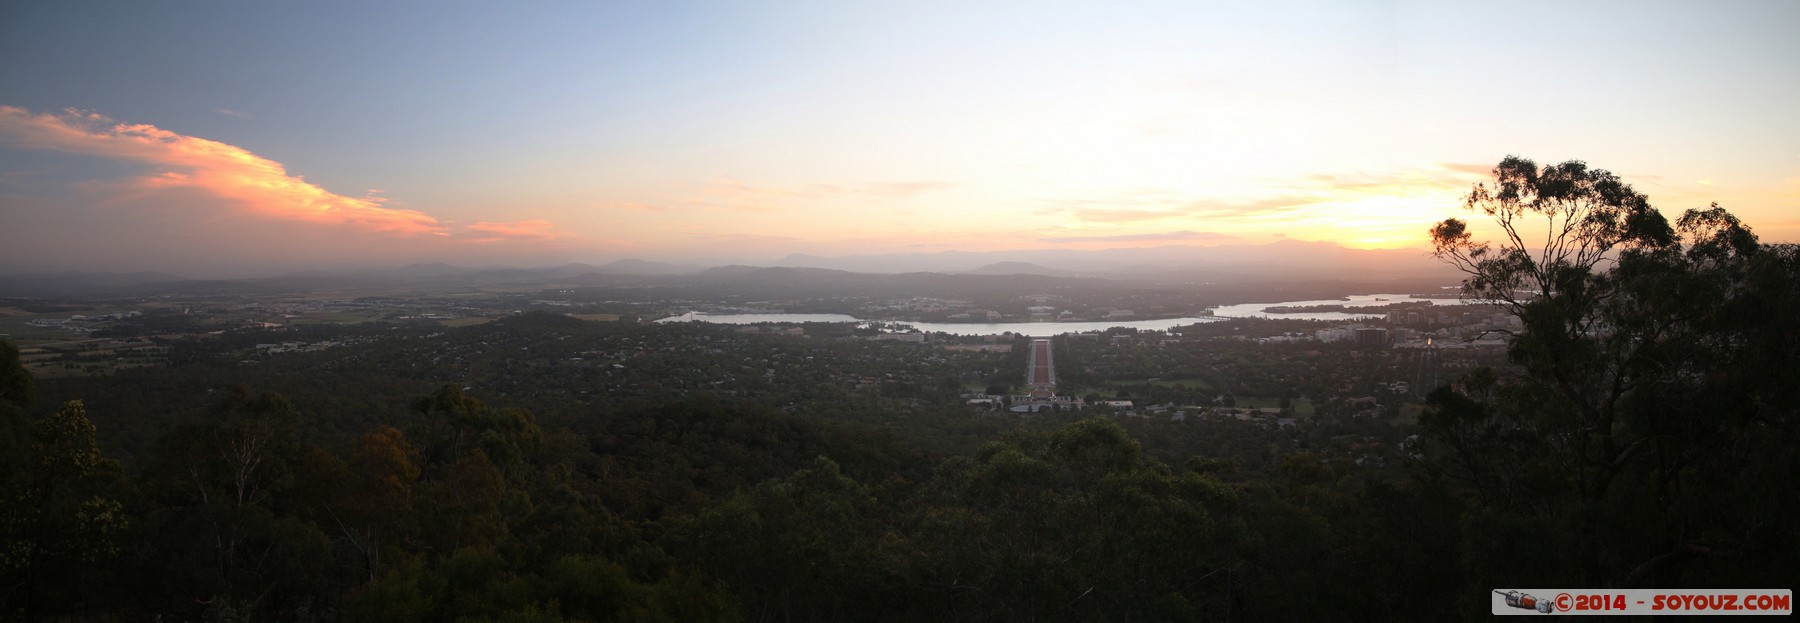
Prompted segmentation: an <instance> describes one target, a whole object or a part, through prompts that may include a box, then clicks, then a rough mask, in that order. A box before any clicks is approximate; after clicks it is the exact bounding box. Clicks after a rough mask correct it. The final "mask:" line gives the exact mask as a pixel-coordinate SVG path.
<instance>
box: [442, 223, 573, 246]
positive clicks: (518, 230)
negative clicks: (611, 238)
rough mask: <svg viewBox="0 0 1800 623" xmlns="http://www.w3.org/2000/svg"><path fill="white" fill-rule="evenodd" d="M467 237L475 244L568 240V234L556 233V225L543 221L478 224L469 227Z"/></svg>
mask: <svg viewBox="0 0 1800 623" xmlns="http://www.w3.org/2000/svg"><path fill="white" fill-rule="evenodd" d="M468 230H469V233H468V234H467V237H468V238H469V239H471V240H474V241H475V242H504V241H508V240H534V241H553V240H564V239H567V238H569V237H570V236H569V235H568V234H565V233H563V232H559V231H556V224H555V223H551V222H550V221H545V220H529V221H514V222H511V223H489V222H480V223H475V224H472V225H469V227H468Z"/></svg>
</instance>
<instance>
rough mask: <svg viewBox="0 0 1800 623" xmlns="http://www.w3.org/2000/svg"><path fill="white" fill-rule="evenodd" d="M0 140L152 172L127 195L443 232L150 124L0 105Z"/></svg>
mask: <svg viewBox="0 0 1800 623" xmlns="http://www.w3.org/2000/svg"><path fill="white" fill-rule="evenodd" d="M0 142H4V143H6V144H9V145H13V146H18V147H24V148H29V149H44V150H54V151H61V152H67V153H73V154H79V155H84V156H94V157H99V158H108V159H113V160H125V161H132V162H138V163H143V164H147V165H150V166H151V167H152V168H154V169H155V170H156V171H155V172H154V173H151V174H149V175H145V176H143V177H141V178H138V179H136V180H132V181H130V182H128V183H127V184H126V186H127V189H128V190H129V191H132V192H140V193H141V192H145V191H159V190H173V189H192V190H198V191H202V192H205V193H208V194H211V195H214V196H217V197H220V198H223V199H227V200H229V201H230V202H231V203H232V204H233V205H235V206H237V207H239V208H241V209H243V210H245V211H248V212H251V213H255V214H260V215H263V216H268V217H272V218H278V219H286V220H295V221H306V222H310V223H318V224H327V225H347V226H351V227H354V228H357V229H362V230H366V231H377V232H392V233H398V234H404V235H419V234H437V235H445V234H447V232H446V231H445V228H444V226H443V224H441V223H439V222H438V220H437V219H436V218H433V217H432V216H431V215H428V214H425V213H424V212H419V211H417V210H401V209H395V208H389V207H384V206H383V205H382V203H383V201H384V200H383V199H380V198H377V197H346V196H343V195H339V194H336V193H333V192H331V191H328V190H325V189H324V188H320V187H319V186H317V185H315V184H312V183H310V182H307V181H306V180H305V179H302V178H301V177H299V176H296V175H290V174H289V173H288V172H287V169H286V168H285V167H283V166H282V165H281V163H279V162H275V161H273V160H269V159H267V158H263V157H260V156H257V155H256V154H253V153H250V151H248V150H246V149H243V148H241V147H236V146H233V145H227V144H225V143H220V142H218V141H211V140H207V139H203V138H197V137H193V136H184V135H181V134H176V133H174V132H170V131H168V130H164V129H161V128H158V127H156V126H152V125H146V124H126V123H119V122H116V121H114V120H112V119H109V118H107V117H105V116H102V115H99V114H95V113H85V112H80V111H76V110H67V111H64V112H63V113H61V114H51V113H44V114H32V113H31V112H30V111H27V110H25V109H23V108H18V107H15V106H0Z"/></svg>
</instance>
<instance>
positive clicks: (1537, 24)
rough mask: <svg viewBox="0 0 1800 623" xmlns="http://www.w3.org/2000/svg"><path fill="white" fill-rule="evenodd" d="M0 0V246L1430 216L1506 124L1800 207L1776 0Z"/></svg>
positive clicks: (1314, 226)
mask: <svg viewBox="0 0 1800 623" xmlns="http://www.w3.org/2000/svg"><path fill="white" fill-rule="evenodd" d="M486 5H489V3H443V2H400V1H396V2H358V3H336V2H307V3H240V2H179V3H174V2H167V3H165V2H128V3H121V2H105V3H101V2H83V1H69V2H36V3H33V2H9V3H4V4H0V272H33V271H38V272H42V271H59V270H109V271H117V270H131V271H136V270H161V271H167V272H174V273H177V274H182V275H188V276H248V275H252V274H257V273H260V272H266V271H276V270H301V269H325V270H328V269H343V268H356V267H391V266H399V265H403V264H407V263H412V262H417V261H444V262H449V263H453V264H458V265H466V266H487V265H512V266H534V265H550V264H560V263H565V262H590V263H601V262H606V261H610V260H615V259H621V258H643V259H652V260H665V261H682V262H693V263H726V262H738V263H753V264H754V263H769V262H773V261H776V260H777V259H778V258H781V257H783V256H785V255H788V254H790V253H808V254H813V255H825V256H832V255H858V254H874V253H905V252H935V251H945V250H961V251H985V250H1009V249H1056V248H1068V249H1095V248H1109V247H1130V246H1157V245H1170V244H1183V245H1219V244H1264V243H1269V242H1272V241H1277V240H1281V239H1299V240H1320V241H1328V242H1335V243H1338V244H1342V245H1344V246H1349V247H1356V248H1425V247H1427V246H1429V239H1428V236H1427V234H1426V231H1427V229H1428V228H1429V227H1430V226H1431V224H1433V223H1435V222H1437V221H1439V220H1442V219H1444V218H1447V217H1459V218H1471V219H1472V220H1475V221H1476V222H1477V224H1478V227H1477V229H1476V232H1477V234H1478V235H1481V234H1482V233H1483V231H1484V230H1483V229H1481V228H1480V227H1479V220H1478V219H1474V218H1473V217H1476V216H1478V215H1473V214H1471V213H1469V212H1468V211H1466V210H1465V209H1464V208H1463V203H1462V200H1461V198H1462V196H1463V195H1465V194H1466V193H1467V192H1468V190H1469V188H1470V186H1471V185H1472V184H1474V183H1476V182H1479V181H1481V180H1482V179H1484V178H1485V177H1486V174H1487V171H1489V170H1490V169H1491V168H1492V167H1493V165H1494V164H1495V163H1497V162H1499V161H1500V159H1502V158H1503V157H1505V156H1507V155H1509V154H1516V155H1519V156H1523V157H1526V158H1531V159H1533V160H1536V161H1537V162H1539V163H1540V164H1548V163H1553V162H1561V161H1564V160H1570V159H1579V160H1584V161H1586V162H1588V163H1589V164H1590V165H1592V166H1594V167H1598V168H1603V169H1607V170H1610V171H1613V172H1614V173H1617V174H1618V175H1619V176H1621V177H1622V178H1623V179H1625V180H1626V181H1627V182H1629V183H1631V184H1632V185H1633V186H1634V187H1635V188H1636V189H1637V190H1639V191H1640V192H1643V193H1645V194H1646V195H1648V196H1649V197H1650V199H1651V201H1652V203H1653V204H1654V205H1656V206H1657V207H1658V208H1660V209H1661V210H1662V211H1663V212H1664V213H1665V214H1667V215H1669V216H1670V217H1671V218H1673V217H1674V216H1676V215H1678V214H1679V213H1680V212H1681V211H1683V210H1686V209H1688V208H1693V207H1704V206H1706V205H1707V204H1709V203H1711V202H1718V203H1720V204H1721V205H1723V206H1724V207H1726V208H1727V209H1729V210H1731V211H1732V212H1733V213H1734V214H1737V215H1738V216H1739V217H1740V218H1742V219H1743V220H1744V221H1745V222H1746V223H1748V224H1749V225H1750V226H1751V227H1752V228H1753V229H1754V230H1755V231H1756V232H1757V233H1758V234H1759V235H1760V236H1761V237H1762V238H1763V240H1765V241H1769V242H1791V241H1796V240H1800V115H1796V114H1795V113H1794V111H1795V110H1800V37H1794V36H1792V31H1793V29H1794V27H1795V26H1800V3H1796V2H1792V1H1788V0H1774V1H1768V2H1753V1H1724V2H1654V1H1637V2H1618V3H1607V2H1588V1H1583V2H1568V1H1566V0H1563V1H1557V2H1530V1H1526V2H1509V3H1504V4H1497V3H1468V2H1256V3H1248V2H1234V3H1214V2H1205V1H1191V0H1190V1H1182V2H1169V3H1152V2H1104V3H1103V2H1092V3H1083V2H1068V3H1045V2H1019V3H1009V2H947V3H934V2H898V3H877V2H823V1H821V2H706V3H693V2H681V1H656V2H641V1H622V2H601V1H595V2H580V3H567V4H554V3H536V2H520V3H502V4H493V5H491V6H486Z"/></svg>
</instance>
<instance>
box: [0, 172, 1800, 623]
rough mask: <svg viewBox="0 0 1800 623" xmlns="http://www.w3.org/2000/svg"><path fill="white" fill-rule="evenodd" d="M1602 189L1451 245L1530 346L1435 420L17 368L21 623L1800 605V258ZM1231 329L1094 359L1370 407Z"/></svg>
mask: <svg viewBox="0 0 1800 623" xmlns="http://www.w3.org/2000/svg"><path fill="white" fill-rule="evenodd" d="M1576 165H1579V163H1565V164H1563V165H1555V166H1550V167H1545V168H1543V169H1542V170H1539V169H1538V168H1537V167H1536V165H1534V164H1532V163H1530V162H1528V161H1517V162H1515V161H1513V160H1509V161H1508V162H1504V163H1502V167H1501V168H1500V169H1498V170H1497V171H1498V172H1499V173H1500V175H1499V176H1498V180H1497V183H1496V186H1495V187H1494V188H1493V189H1491V190H1489V189H1478V191H1477V192H1476V193H1475V194H1474V195H1472V196H1471V204H1472V206H1473V207H1476V208H1477V209H1480V210H1483V211H1484V213H1485V214H1487V215H1489V216H1493V217H1494V218H1496V219H1499V220H1501V221H1502V222H1506V220H1507V219H1513V218H1519V217H1521V216H1529V215H1535V214H1541V213H1543V212H1544V211H1545V210H1546V209H1547V210H1549V211H1550V212H1551V213H1552V214H1556V215H1564V217H1567V218H1571V219H1573V222H1575V223H1576V226H1575V227H1573V228H1572V229H1570V230H1568V231H1570V232H1573V233H1569V234H1567V239H1566V241H1567V244H1564V245H1561V246H1559V247H1556V248H1552V249H1547V250H1546V249H1524V248H1517V247H1509V246H1508V245H1507V244H1506V243H1501V244H1499V245H1494V246H1488V245H1483V244H1480V243H1477V242H1475V241H1473V240H1471V237H1470V236H1469V235H1468V234H1467V230H1466V229H1465V224H1464V223H1462V222H1461V221H1457V220H1451V221H1446V222H1445V223H1443V224H1440V225H1439V226H1438V228H1437V229H1436V230H1435V232H1434V233H1435V235H1436V238H1437V241H1438V244H1439V253H1440V255H1441V256H1443V257H1445V258H1446V259H1449V260H1451V261H1452V262H1454V263H1457V264H1458V265H1459V266H1461V267H1463V268H1465V269H1466V270H1467V271H1468V272H1469V275H1470V278H1469V280H1468V281H1467V282H1466V286H1467V293H1468V294H1469V295H1471V296H1472V297H1477V298H1480V299H1484V300H1490V301H1496V302H1497V303H1498V304H1500V305H1502V306H1503V307H1504V308H1505V309H1506V310H1507V311H1508V313H1511V314H1514V315H1517V316H1518V317H1520V318H1521V319H1522V326H1523V329H1522V330H1520V331H1517V332H1515V333H1514V334H1513V335H1510V336H1508V340H1509V342H1508V344H1509V346H1508V350H1507V361H1504V362H1494V365H1492V366H1479V367H1474V368H1471V369H1469V370H1467V371H1464V372H1461V373H1459V374H1457V375H1455V376H1454V378H1451V379H1449V381H1450V382H1448V383H1445V384H1442V385H1441V386H1438V387H1436V388H1435V389H1433V390H1432V391H1431V392H1430V395H1429V399H1428V401H1427V403H1428V405H1429V406H1428V408H1426V409H1425V410H1424V411H1423V412H1422V413H1419V414H1417V418H1416V422H1415V421H1412V420H1411V419H1408V418H1400V417H1390V416H1386V415H1381V414H1376V415H1375V416H1366V415H1364V414H1360V413H1351V412H1348V411H1346V412H1343V413H1335V412H1332V413H1329V414H1328V413H1321V414H1320V415H1317V416H1315V417H1311V418H1307V419H1306V420H1305V421H1303V422H1299V423H1297V424H1293V425H1288V424H1283V425H1270V423H1269V422H1267V421H1258V420H1253V419H1242V418H1235V417H1219V418H1212V417H1192V418H1186V419H1176V418H1170V417H1156V418H1145V417H1121V416H1119V415H1114V414H1112V413H1111V412H1110V411H1107V410H1096V409H1090V410H1086V411H1077V412H1050V413H1041V414H1034V415H1030V416H1025V417H1021V416H1018V415H1016V414H1011V413H1007V412H1004V411H990V410H987V409H984V408H976V407H972V406H970V405H967V404H965V401H964V400H963V399H962V396H961V394H962V392H963V390H964V388H965V387H966V386H968V385H971V384H973V385H975V386H977V387H979V386H981V385H983V384H990V385H992V384H999V385H1007V384H1016V383H1018V382H1019V381H1018V379H1016V378H1014V377H1016V376H1017V374H1018V373H1019V372H1021V371H1022V370H1023V365H1022V362H1021V361H1020V357H1019V355H1018V353H1017V352H1014V353H994V352H986V351H958V350H947V349H936V348H921V347H917V346H916V345H906V344H897V343H893V342H878V341H868V340H857V339H848V338H846V339H825V338H819V339H814V338H799V337H792V336H786V335H766V334H751V333H745V332H741V331H737V330H733V329H728V328H720V327H710V326H702V325H675V324H640V323H637V322H632V321H629V320H628V321H622V322H590V321H583V320H575V319H572V318H568V317H564V316H559V315H555V314H544V313H527V314H521V315H518V316H516V317H512V318H507V319H504V320H500V321H496V322H492V323H488V324H483V325H478V326H472V327H464V328H458V329H444V328H441V327H435V326H425V325H417V324H390V323H370V324H365V325H356V326H350V327H341V328H318V329H315V330H316V331H319V333H318V334H317V335H311V334H307V333H305V332H304V331H298V332H286V333H282V334H279V335H277V336H275V337H271V336H270V334H269V333H266V332H257V331H230V332H225V333H224V334H222V335H220V336H217V337H214V338H210V339H204V340H193V341H188V342H181V343H177V344H174V345H173V346H172V351H171V353H170V355H169V356H170V360H171V363H170V365H168V366H166V367H147V368H139V369H129V370H120V371H118V372H117V373H116V374H112V375H108V376H99V377H67V378H60V379H54V380H51V379H42V380H39V379H33V378H32V376H31V375H30V373H28V372H27V371H26V369H25V368H24V367H23V365H22V364H21V363H20V360H19V355H18V351H17V349H15V348H14V347H13V346H12V345H10V344H5V343H0V416H3V417H4V428H3V429H0V486H3V487H4V489H3V490H0V492H3V494H4V498H3V499H4V500H5V504H4V506H3V507H0V530H3V532H0V538H3V539H4V540H3V541H0V609H3V610H0V613H3V614H4V616H5V617H6V618H7V619H10V620H30V621H38V620H151V619H156V618H158V617H160V618H161V620H207V621H339V620H346V621H407V620H421V621H611V620H643V621H652V620H667V621H697V620H747V621H875V620H1079V621H1128V620H1151V621H1174V620H1249V621H1291V620H1315V619H1322V620H1344V619H1355V620H1383V621H1385V620H1432V621H1439V620H1452V619H1458V618H1469V617H1475V616H1485V613H1486V612H1487V609H1488V603H1489V591H1490V590H1491V589H1493V588H1496V587H1506V586H1571V587H1574V586H1581V587H1595V588H1601V587H1611V588H1622V587H1646V588H1647V587H1683V588H1704V587H1728V588H1747V587H1763V588H1778V587H1786V586H1788V585H1789V583H1791V581H1792V579H1793V578H1796V577H1800V522H1795V521H1794V519H1793V518H1794V516H1795V515H1796V513H1800V495H1795V493H1796V491H1795V485H1794V475H1795V474H1797V473H1800V455H1797V454H1796V453H1795V452H1794V448H1795V447H1797V444H1800V428H1797V426H1800V421H1797V420H1796V417H1795V415H1796V412H1797V411H1800V389H1797V388H1800V378H1797V377H1796V375H1797V374H1800V365H1797V364H1800V362H1797V361H1796V353H1800V315H1796V314H1794V313H1793V310H1794V309H1800V286H1797V285H1796V284H1797V283H1800V252H1797V250H1796V248H1795V247H1794V246H1792V245H1763V244H1760V243H1758V241H1757V239H1756V237H1755V236H1754V235H1753V234H1752V233H1751V232H1750V230H1749V228H1748V227H1747V226H1745V225H1744V224H1742V223H1740V222H1738V221H1737V220H1736V219H1735V218H1734V217H1732V216H1731V215H1730V214H1729V213H1727V212H1725V211H1724V210H1721V209H1717V208H1716V207H1715V208H1713V209H1709V210H1694V211H1690V212H1688V213H1686V214H1685V215H1684V216H1682V217H1680V218H1679V219H1677V220H1676V221H1675V222H1674V223H1670V222H1668V221H1666V220H1664V219H1663V217H1662V216H1661V215H1660V214H1659V213H1657V212H1656V211H1655V210H1654V209H1652V208H1650V207H1649V206H1648V204H1647V202H1644V201H1642V198H1641V196H1639V195H1636V194H1634V193H1632V192H1630V189H1629V187H1624V188H1620V187H1619V186H1618V185H1617V183H1616V179H1612V178H1610V176H1609V174H1605V172H1603V171H1590V170H1587V169H1585V168H1584V167H1580V166H1576ZM1570 205H1572V206H1573V207H1567V206H1570ZM1559 206H1561V207H1559ZM1559 210H1560V211H1559ZM1239 326H1250V325H1239ZM1212 330H1213V331H1215V332H1218V333H1221V334H1222V335H1220V336H1218V337H1217V338H1207V339H1216V340H1217V342H1216V343H1213V342H1201V343H1200V344H1201V346H1200V347H1199V349H1198V350H1195V351H1193V352H1190V353H1186V354H1179V353H1178V354H1166V353H1165V354H1156V355H1154V357H1156V358H1155V359H1142V358H1140V359H1136V360H1132V359H1130V357H1131V355H1130V354H1129V353H1130V352H1134V351H1120V352H1121V353H1126V354H1115V355H1106V356H1104V357H1102V356H1101V355H1100V354H1097V353H1098V351H1093V350H1090V351H1083V350H1081V348H1069V349H1068V350H1067V351H1066V352H1070V353H1075V355H1073V356H1076V357H1080V356H1086V357H1088V359H1087V360H1085V361H1082V360H1077V359H1071V360H1069V361H1068V363H1067V364H1066V365H1069V366H1072V368H1071V370H1078V371H1075V372H1072V373H1071V374H1070V376H1072V377H1074V378H1077V379H1080V378H1082V376H1083V375H1084V374H1085V375H1088V377H1091V379H1096V380H1089V381H1087V382H1091V383H1096V384H1098V383H1100V382H1101V381H1100V380H1097V379H1101V378H1103V377H1106V375H1123V377H1122V378H1135V376H1137V375H1141V374H1143V373H1144V372H1143V371H1142V370H1139V368H1142V367H1143V366H1145V365H1149V366H1150V367H1151V368H1155V369H1176V368H1179V369H1182V370H1193V371H1195V372H1193V375H1192V376H1193V378H1191V379H1188V380H1186V381H1184V382H1192V383H1194V386H1195V387H1207V388H1209V389H1217V388H1216V387H1215V386H1225V385H1227V384H1235V385H1231V386H1232V387H1239V388H1245V387H1265V386H1267V387H1276V386H1291V387H1315V386H1317V387H1327V386H1333V385H1335V384H1338V383H1340V382H1341V383H1346V384H1353V383H1354V382H1355V380H1354V379H1353V378H1350V377H1345V378H1344V379H1338V378H1336V377H1334V376H1332V375H1333V374H1339V372H1338V371H1336V370H1332V369H1326V368H1320V367H1317V364H1316V363H1315V364H1308V365H1311V366H1314V367H1312V368H1304V367H1303V368H1297V369H1298V370H1299V372H1297V373H1295V372H1293V371H1292V369H1289V368H1284V367H1283V366H1285V365H1286V364H1283V363H1281V362H1283V361H1286V359H1282V358H1276V357H1274V356H1272V355H1268V354H1266V353H1270V352H1273V353H1280V354H1282V355H1281V357H1288V356H1289V355H1291V356H1292V357H1293V358H1295V359H1296V360H1297V359H1300V358H1304V357H1314V358H1315V359H1313V361H1325V359H1317V357H1327V356H1334V355H1332V353H1331V352H1324V353H1322V354H1321V353H1319V352H1300V351H1298V350H1291V349H1290V350H1279V349H1281V348H1285V347H1281V346H1271V347H1270V348H1272V349H1276V350H1265V351H1260V352H1262V353H1264V354H1257V352H1252V351H1251V350H1250V349H1251V347H1249V346H1245V344H1246V342H1245V341H1243V340H1241V339H1234V338H1232V337H1230V336H1229V335H1223V334H1225V333H1227V332H1226V331H1225V330H1223V329H1212ZM265 341H283V342H294V343H305V344H314V343H320V342H331V343H332V346H331V347H329V348H321V349H318V350H312V351H307V350H305V349H301V348H298V347H296V348H295V349H294V351H295V352H286V353H281V354H269V353H268V352H259V351H269V350H271V349H269V348H268V347H267V346H266V345H265V346H261V347H259V344H262V343H263V342H265ZM1059 352H1062V351H1059ZM1145 352H1146V353H1148V352H1151V351H1145ZM1158 352H1161V351H1158ZM1083 353H1087V354H1085V355H1083ZM1352 355H1354V356H1356V357H1359V358H1360V357H1363V356H1364V355H1363V354H1361V353H1360V351H1357V352H1352V351H1345V352H1344V353H1343V356H1345V357H1351V356H1352ZM1150 356H1151V355H1145V357H1150ZM1367 357H1368V360H1369V361H1374V360H1375V356H1374V355H1368V356H1367ZM1145 361H1151V362H1156V361H1161V362H1163V363H1160V364H1156V363H1152V364H1145V363H1144V362H1145ZM1358 361H1362V359H1358ZM1073 366H1081V367H1080V368H1075V367H1073ZM1284 370H1285V371H1284ZM1309 370H1310V371H1309ZM1221 371H1223V372H1221ZM1159 382H1160V381H1159ZM1284 384H1285V385H1284ZM1142 387H1143V388H1145V389H1143V390H1140V391H1162V392H1168V394H1169V395H1171V396H1177V394H1179V392H1186V391H1194V392H1198V390H1190V389H1187V387H1188V386H1187V385H1181V386H1180V387H1181V389H1172V388H1170V386H1169V385H1166V384H1155V383H1150V382H1148V381H1145V382H1144V383H1143V385H1142ZM1310 391H1319V390H1310ZM1207 393H1210V391H1209V392H1207ZM1198 397H1203V396H1198ZM1178 398H1181V397H1180V396H1178ZM1181 399H1186V398H1181ZM1283 400H1284V401H1285V400H1286V398H1285V397H1284V398H1283ZM1282 408H1283V410H1284V411H1283V412H1284V413H1286V412H1287V410H1288V409H1289V407H1288V405H1287V404H1286V403H1285V402H1284V404H1283V405H1282Z"/></svg>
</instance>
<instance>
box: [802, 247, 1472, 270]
mask: <svg viewBox="0 0 1800 623" xmlns="http://www.w3.org/2000/svg"><path fill="white" fill-rule="evenodd" d="M775 265H776V266H791V267H800V268H831V269H837V270H847V271H852V272H866V273H902V272H941V273H959V272H961V273H972V274H988V275H997V274H1029V275H1051V276H1059V277H1097V278H1109V279H1132V280H1145V279H1150V280H1186V279H1187V278H1189V277H1192V276H1195V275H1212V276H1215V277H1220V278H1232V277H1238V278H1244V279H1265V278H1270V277H1278V278H1301V279H1315V278H1345V277H1352V278H1370V277H1378V278H1412V277H1424V276H1431V275H1436V274H1446V275H1448V274H1450V273H1449V271H1448V270H1447V268H1446V267H1445V266H1444V265H1442V264H1440V263H1438V262H1437V261H1436V260H1433V259H1432V258H1431V257H1430V256H1429V254H1428V253H1427V252H1425V251H1421V250H1416V249H1351V248H1346V247H1343V246H1339V245H1337V244H1333V243H1329V242H1306V241H1300V240H1282V241H1279V242H1273V243H1269V244H1259V245H1221V246H1211V247H1202V246H1189V245H1170V246H1160V247H1142V248H1120V249H1101V250H1070V249H1032V250H1019V251H986V252H971V251H943V252H938V253H898V254H884V255H854V256H843V257H820V256H815V255H803V254H795V255H789V256H787V257H784V258H782V259H780V260H778V261H776V262H775Z"/></svg>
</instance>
